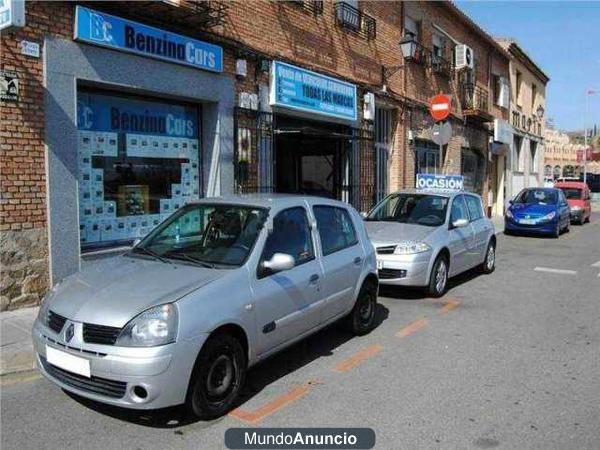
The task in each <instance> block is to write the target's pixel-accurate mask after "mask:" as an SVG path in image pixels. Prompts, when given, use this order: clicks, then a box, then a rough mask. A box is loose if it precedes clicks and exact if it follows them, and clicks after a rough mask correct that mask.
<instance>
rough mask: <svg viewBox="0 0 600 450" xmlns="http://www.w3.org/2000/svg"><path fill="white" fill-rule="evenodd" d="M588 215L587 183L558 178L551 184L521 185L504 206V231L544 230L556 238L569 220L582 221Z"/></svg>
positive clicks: (588, 197)
mask: <svg viewBox="0 0 600 450" xmlns="http://www.w3.org/2000/svg"><path fill="white" fill-rule="evenodd" d="M591 215H592V206H591V195H590V190H589V188H588V186H587V184H585V183H583V182H578V181H559V182H557V183H555V184H554V187H551V188H550V187H544V188H526V189H523V190H522V191H521V192H520V193H519V194H518V195H517V196H516V197H515V198H514V200H511V201H510V206H509V207H508V209H507V210H506V214H505V225H504V231H505V233H506V234H512V233H517V232H525V233H535V234H545V235H550V236H553V237H555V238H558V237H559V236H560V234H561V233H562V232H564V231H569V225H570V224H571V223H578V224H580V225H583V224H584V223H586V222H589V221H590V217H591Z"/></svg>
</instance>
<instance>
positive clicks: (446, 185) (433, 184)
mask: <svg viewBox="0 0 600 450" xmlns="http://www.w3.org/2000/svg"><path fill="white" fill-rule="evenodd" d="M464 184H465V183H464V177H463V176H462V175H434V174H429V173H418V174H417V189H427V190H444V191H462V190H463V189H464Z"/></svg>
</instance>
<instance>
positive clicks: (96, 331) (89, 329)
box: [83, 323, 121, 345]
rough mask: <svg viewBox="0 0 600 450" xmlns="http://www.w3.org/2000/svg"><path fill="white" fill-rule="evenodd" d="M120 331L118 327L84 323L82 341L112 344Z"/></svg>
mask: <svg viewBox="0 0 600 450" xmlns="http://www.w3.org/2000/svg"><path fill="white" fill-rule="evenodd" d="M120 332H121V329H120V328H115V327H107V326H104V325H94V324H92V323H84V324H83V342H87V343H88V344H104V345H114V344H115V342H116V340H117V338H118V337H119V333H120Z"/></svg>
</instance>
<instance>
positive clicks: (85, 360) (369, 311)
mask: <svg viewBox="0 0 600 450" xmlns="http://www.w3.org/2000/svg"><path fill="white" fill-rule="evenodd" d="M377 287H378V280H377V270H376V257H375V250H374V248H373V246H372V244H371V243H370V241H369V240H368V238H367V234H366V230H365V226H364V223H363V220H362V218H361V217H360V216H359V215H358V213H357V212H356V211H355V210H354V209H353V208H352V207H351V206H349V205H347V204H345V203H341V202H337V201H333V200H328V199H321V198H317V197H300V196H290V195H270V196H249V197H231V198H218V199H205V200H202V201H199V202H196V203H192V204H189V205H187V206H185V207H184V208H182V209H181V210H179V211H178V212H176V213H175V214H174V215H173V216H171V217H170V218H169V219H168V220H167V221H165V222H164V223H163V224H161V225H159V226H158V227H157V228H156V229H155V230H154V231H153V232H152V233H150V234H149V235H148V236H147V237H146V238H145V239H143V240H142V241H141V242H140V243H139V244H137V245H136V246H134V248H133V249H132V250H131V251H130V252H128V253H126V254H124V255H122V256H119V257H115V258H110V259H106V260H105V261H104V262H99V263H97V264H94V265H93V266H91V267H90V268H88V269H86V270H82V271H80V272H78V273H76V274H74V275H72V276H70V277H68V278H66V279H65V280H64V281H63V282H62V283H60V284H59V285H58V286H55V287H54V288H53V289H52V291H51V292H50V293H49V294H48V295H47V297H46V298H45V300H44V302H43V303H42V306H41V308H40V312H39V316H38V318H37V320H36V322H35V324H34V327H33V342H34V347H35V351H36V355H37V363H38V366H39V368H40V371H41V372H42V373H43V374H44V375H45V376H46V377H47V378H48V379H49V380H51V381H52V382H54V383H56V384H57V385H59V386H60V387H62V388H64V389H65V390H67V391H72V392H74V393H76V394H79V395H81V396H84V397H88V398H91V399H94V400H97V401H100V402H104V403H109V404H113V405H119V406H125V407H130V408H137V409H154V408H162V407H166V406H172V405H178V404H185V405H186V407H187V409H188V411H189V412H190V413H191V414H193V415H195V416H198V417H202V418H213V417H217V416H220V415H222V414H224V413H226V412H227V411H228V410H229V409H230V408H231V407H232V405H233V403H234V401H235V399H236V397H237V395H238V394H239V392H240V389H241V387H242V385H243V383H244V375H245V372H246V369H247V368H248V367H250V366H252V365H253V364H255V363H257V362H258V361H260V360H262V359H264V358H266V357H267V356H269V355H271V354H273V353H275V352H277V351H279V350H281V349H283V348H284V347H287V346H288V345H290V344H292V343H294V342H295V341H298V340H299V339H302V338H303V337H305V336H307V335H309V334H311V333H314V332H315V331H317V330H318V329H320V328H323V327H324V326H326V325H328V324H330V323H332V322H334V321H336V320H338V319H341V318H344V319H345V321H346V323H347V325H348V326H349V328H350V329H351V330H352V331H354V332H355V333H356V334H359V335H362V334H365V333H368V332H369V331H370V330H371V329H372V328H373V327H374V324H375V310H376V302H377Z"/></svg>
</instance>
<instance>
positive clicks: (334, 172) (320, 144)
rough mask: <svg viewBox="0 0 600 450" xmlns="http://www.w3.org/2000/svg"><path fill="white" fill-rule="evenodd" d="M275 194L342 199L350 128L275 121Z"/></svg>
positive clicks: (282, 119)
mask: <svg viewBox="0 0 600 450" xmlns="http://www.w3.org/2000/svg"><path fill="white" fill-rule="evenodd" d="M274 134H275V191H276V192H283V193H294V194H306V195H318V196H321V197H329V198H335V199H342V196H343V185H344V184H345V183H344V173H345V172H346V169H345V168H346V167H347V165H348V158H347V154H348V151H349V149H350V146H351V140H352V134H351V128H350V127H348V126H344V125H335V124H325V123H322V122H316V121H311V120H305V119H297V118H291V117H287V116H280V115H277V116H276V117H275V130H274Z"/></svg>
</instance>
